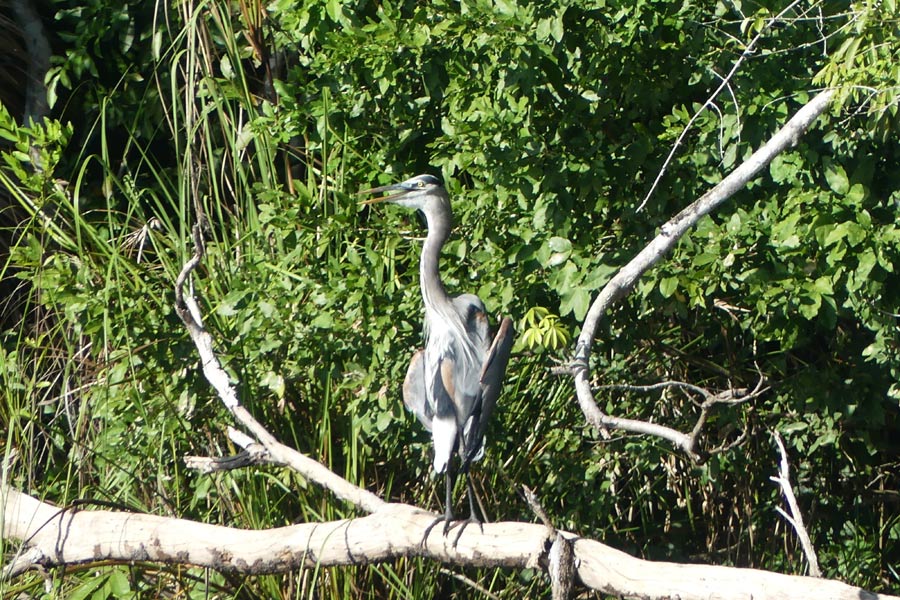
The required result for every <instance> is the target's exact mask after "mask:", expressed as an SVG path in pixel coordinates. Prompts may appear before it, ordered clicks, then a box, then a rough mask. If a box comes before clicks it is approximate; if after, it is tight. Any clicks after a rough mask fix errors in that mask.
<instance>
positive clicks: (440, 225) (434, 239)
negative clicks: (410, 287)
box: [419, 215, 451, 312]
mask: <svg viewBox="0 0 900 600" xmlns="http://www.w3.org/2000/svg"><path fill="white" fill-rule="evenodd" d="M426 218H427V220H428V236H427V237H426V238H425V246H424V247H423V248H422V258H421V260H420V261H419V282H420V285H421V286H422V299H423V300H424V301H425V307H426V309H432V308H433V309H437V310H438V311H441V312H443V309H447V310H450V309H451V302H450V296H448V295H447V290H446V289H444V284H443V283H442V282H441V273H440V270H439V269H438V266H439V263H440V260H441V248H442V247H443V246H444V242H446V241H447V238H448V237H450V224H449V223H447V222H445V221H444V220H443V219H432V218H430V217H428V216H427V215H426Z"/></svg>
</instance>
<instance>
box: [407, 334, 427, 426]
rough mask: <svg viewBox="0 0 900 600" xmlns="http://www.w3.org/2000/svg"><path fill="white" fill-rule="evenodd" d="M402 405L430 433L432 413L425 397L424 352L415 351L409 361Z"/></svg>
mask: <svg viewBox="0 0 900 600" xmlns="http://www.w3.org/2000/svg"><path fill="white" fill-rule="evenodd" d="M403 404H405V405H406V408H408V409H409V410H410V411H411V412H412V413H413V414H415V415H416V417H417V418H418V419H419V422H420V423H422V425H424V426H425V429H427V430H428V431H431V421H432V419H433V418H434V411H433V409H432V407H431V406H430V405H429V403H428V400H427V398H426V395H425V351H424V350H417V351H416V353H415V354H413V357H412V360H411V361H409V368H408V369H407V370H406V378H405V379H404V380H403Z"/></svg>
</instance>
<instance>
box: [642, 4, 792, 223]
mask: <svg viewBox="0 0 900 600" xmlns="http://www.w3.org/2000/svg"><path fill="white" fill-rule="evenodd" d="M799 3H800V0H794V2H791V3H790V4H788V5H787V6H786V7H785V8H784V9H783V10H782V11H781V12H779V13H778V14H777V15H775V16H774V17H773V18H771V19H769V20H767V21H766V24H765V25H764V26H763V28H762V29H761V30H760V31H759V33H757V34H756V35H755V36H753V39H752V40H750V43H748V44H747V46H746V47H745V48H744V51H743V52H741V55H740V56H739V57H738V59H737V60H736V61H734V64H733V65H732V66H731V70H730V71H728V74H727V75H725V77H720V79H721V80H722V82H721V83H720V84H719V86H718V87H717V88H716V89H715V91H713V93H712V94H710V95H709V98H707V99H706V102H704V103H703V105H702V106H701V107H700V108H699V109H697V112H695V113H694V114H693V116H692V117H691V119H690V120H689V121H688V123H687V125H685V126H684V129H682V131H681V134H679V136H678V138H677V139H676V140H675V143H674V144H672V149H671V150H669V155H668V156H667V157H666V160H665V161H663V165H662V167H660V169H659V173H657V174H656V179H654V180H653V185H651V186H650V190H649V191H648V192H647V195H646V196H644V199H643V200H642V201H641V204H640V206H638V207H637V210H638V211H641V210H643V209H644V206H646V204H647V201H648V200H650V196H652V195H653V192H655V191H656V188H657V186H658V185H659V182H660V180H662V178H663V175H665V174H666V171H667V170H668V168H669V164H670V163H671V162H672V159H673V158H674V157H675V151H676V150H678V147H679V146H681V143H682V142H683V141H684V138H685V137H687V134H688V132H689V131H690V130H691V128H692V127H693V126H694V122H695V121H696V120H697V119H699V118H700V115H702V114H703V111H704V110H706V109H707V108H709V107H710V106H712V105H713V102H714V101H715V99H716V98H718V97H719V94H721V93H722V90H724V89H726V88H727V87H728V86H729V84H730V81H731V78H732V77H734V74H735V73H737V70H738V69H739V68H740V66H741V64H743V62H744V60H746V59H747V57H749V56H751V55H752V54H753V52H754V50H755V48H756V44H757V42H759V40H761V39H762V37H763V35H764V34H766V33H768V32H769V29H770V28H771V27H772V25H774V24H775V23H777V22H779V21H780V20H781V18H782V17H783V16H784V15H785V14H786V13H787V12H788V11H790V10H792V9H793V8H794V7H795V6H796V5H797V4H799Z"/></svg>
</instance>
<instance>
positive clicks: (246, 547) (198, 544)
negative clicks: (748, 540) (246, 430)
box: [0, 487, 900, 600]
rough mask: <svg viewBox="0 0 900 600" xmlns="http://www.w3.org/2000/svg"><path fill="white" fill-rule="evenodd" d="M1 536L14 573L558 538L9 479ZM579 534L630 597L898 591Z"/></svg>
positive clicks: (582, 556) (389, 509) (456, 561)
mask: <svg viewBox="0 0 900 600" xmlns="http://www.w3.org/2000/svg"><path fill="white" fill-rule="evenodd" d="M0 498H2V499H3V500H4V502H3V515H2V520H0V523H2V531H0V533H2V537H3V538H15V539H24V540H26V548H25V549H24V551H23V552H22V553H21V554H20V556H19V559H14V560H13V561H11V563H10V565H9V566H10V567H14V569H13V570H11V572H8V573H7V575H15V574H18V573H21V572H22V571H23V570H24V569H26V568H28V567H38V566H42V567H55V566H61V565H72V564H85V563H95V562H100V561H113V562H122V563H128V562H132V561H152V562H158V563H169V564H175V563H177V564H186V565H196V566H200V567H209V568H214V569H217V570H221V571H231V572H236V573H242V574H261V573H284V572H287V571H291V570H296V569H303V568H317V567H326V566H338V565H361V564H370V563H376V562H384V561H389V560H393V559H396V558H398V557H401V556H422V557H427V558H431V559H434V560H438V561H441V562H443V563H447V564H453V565H459V566H480V567H513V568H534V567H537V566H539V565H545V564H546V562H547V561H548V553H549V548H550V541H551V539H550V537H549V532H548V530H547V527H546V526H545V525H543V524H537V523H519V522H503V523H486V524H485V525H484V531H483V532H480V531H479V530H478V528H476V527H469V528H468V529H466V530H465V532H464V533H463V534H462V536H461V537H460V538H459V543H458V544H453V542H452V539H451V538H452V536H451V538H446V537H444V536H443V534H442V532H441V531H439V529H440V528H436V529H435V530H434V531H433V532H432V533H431V535H430V536H429V537H428V538H427V540H426V543H425V544H422V543H421V542H422V537H421V536H422V532H423V531H424V530H425V529H426V528H427V527H428V526H429V525H430V524H431V523H432V522H433V521H434V515H433V514H431V513H428V512H425V511H423V510H421V509H418V508H416V507H414V506H409V505H405V504H387V503H385V504H384V506H383V507H382V508H381V509H379V510H378V511H376V512H375V513H373V514H371V515H368V516H366V517H361V518H358V519H344V520H341V521H331V522H327V523H304V524H301V525H292V526H289V527H280V528H277V529H267V530H261V531H248V530H244V529H234V528H231V527H222V526H218V525H207V524H203V523H196V522H193V521H187V520H184V519H175V518H171V517H160V516H156V515H147V514H137V513H123V512H114V511H107V510H89V511H88V510H74V509H60V508H58V507H55V506H52V505H50V504H47V503H45V502H41V501H39V500H37V499H36V498H32V497H31V496H28V495H26V494H22V493H20V492H18V491H15V490H12V489H9V488H2V487H0ZM564 535H565V537H566V538H567V539H568V540H569V541H571V542H573V543H572V550H573V552H574V564H575V565H576V575H577V578H578V580H579V581H580V583H581V584H582V585H584V586H586V587H589V588H591V589H594V590H600V591H602V592H604V593H607V594H613V595H616V596H626V597H629V598H632V597H638V598H681V599H682V600H700V599H704V600H705V599H707V598H711V597H716V598H720V599H722V600H727V599H730V598H733V599H735V600H737V599H745V598H756V599H769V600H782V599H784V600H787V599H788V598H791V599H793V600H796V599H804V598H832V599H835V600H851V599H852V600H860V599H863V600H900V598H898V597H896V596H887V595H878V594H873V593H869V592H866V591H864V590H861V589H859V588H855V587H852V586H849V585H846V584H844V583H841V582H838V581H830V580H823V579H814V578H811V577H800V576H793V575H780V574H777V573H770V572H767V571H758V570H755V569H738V568H734V567H717V566H707V565H681V564H675V563H667V562H650V561H645V560H640V559H638V558H634V557H633V556H629V555H628V554H625V553H624V552H620V551H619V550H615V549H613V548H610V547H609V546H606V545H604V544H601V543H600V542H596V541H594V540H589V539H585V538H578V537H576V536H573V535H572V534H568V533H566V534H564Z"/></svg>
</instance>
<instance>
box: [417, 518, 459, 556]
mask: <svg viewBox="0 0 900 600" xmlns="http://www.w3.org/2000/svg"><path fill="white" fill-rule="evenodd" d="M438 523H443V524H444V537H447V534H448V533H450V528H451V523H453V514H452V513H450V512H449V511H448V512H447V514H445V515H443V516H441V517H438V518H437V519H435V520H434V521H432V522H431V525H429V526H428V527H426V528H425V535H423V536H422V542H421V543H420V544H419V545H420V546H422V547H423V548H424V547H425V546H426V544H427V543H428V536H429V535H431V530H432V529H434V528H435V527H437V525H438Z"/></svg>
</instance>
